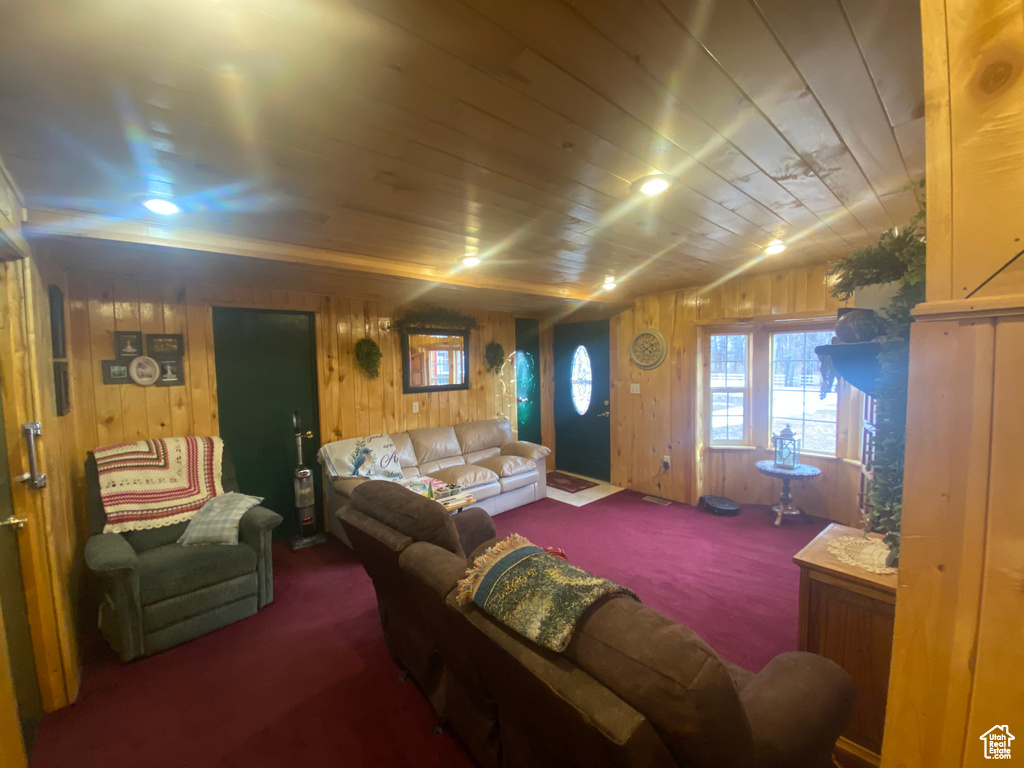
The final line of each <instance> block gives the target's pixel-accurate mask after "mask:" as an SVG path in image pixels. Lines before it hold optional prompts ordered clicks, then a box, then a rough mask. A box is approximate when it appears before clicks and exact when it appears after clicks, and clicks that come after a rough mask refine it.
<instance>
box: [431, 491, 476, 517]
mask: <svg viewBox="0 0 1024 768" xmlns="http://www.w3.org/2000/svg"><path fill="white" fill-rule="evenodd" d="M434 501H436V502H437V503H438V504H440V505H441V506H442V507H444V508H445V509H447V510H448V512H450V513H451V514H453V515H454V514H456V513H458V512H461V511H462V510H463V509H464V508H466V507H468V506H469V505H470V504H476V499H474V498H473V494H471V493H460V494H459V495H458V496H452V497H451V498H450V499H434Z"/></svg>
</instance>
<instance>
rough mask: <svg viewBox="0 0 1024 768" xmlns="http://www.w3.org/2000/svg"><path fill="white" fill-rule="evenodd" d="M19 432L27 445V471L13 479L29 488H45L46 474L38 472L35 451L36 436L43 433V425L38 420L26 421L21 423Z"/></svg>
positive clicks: (37, 457)
mask: <svg viewBox="0 0 1024 768" xmlns="http://www.w3.org/2000/svg"><path fill="white" fill-rule="evenodd" d="M21 434H22V436H23V437H24V438H25V444H26V445H27V446H28V472H26V473H25V474H23V475H18V476H17V477H15V478H14V479H15V480H17V481H19V482H22V483H28V487H29V488H37V489H38V488H45V487H46V475H44V474H41V473H40V472H39V456H38V454H37V453H36V438H37V437H39V436H40V435H42V434H43V425H42V424H40V423H39V422H38V421H27V422H25V423H24V424H22V425H21Z"/></svg>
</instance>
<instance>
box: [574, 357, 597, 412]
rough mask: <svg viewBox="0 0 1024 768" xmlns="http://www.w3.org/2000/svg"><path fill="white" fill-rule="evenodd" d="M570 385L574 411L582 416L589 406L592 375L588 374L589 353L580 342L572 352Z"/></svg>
mask: <svg viewBox="0 0 1024 768" xmlns="http://www.w3.org/2000/svg"><path fill="white" fill-rule="evenodd" d="M569 376H570V385H571V386H572V405H573V408H575V409H576V413H578V414H579V415H580V416H582V415H583V414H584V413H586V412H587V409H588V408H589V407H590V393H591V391H592V389H593V387H592V380H593V377H592V376H591V374H590V355H589V354H587V348H586V347H584V346H583V345H582V344H580V345H579V346H578V347H576V351H575V352H573V353H572V369H571V370H570V373H569Z"/></svg>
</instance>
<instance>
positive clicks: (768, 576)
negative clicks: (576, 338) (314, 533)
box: [31, 491, 825, 768]
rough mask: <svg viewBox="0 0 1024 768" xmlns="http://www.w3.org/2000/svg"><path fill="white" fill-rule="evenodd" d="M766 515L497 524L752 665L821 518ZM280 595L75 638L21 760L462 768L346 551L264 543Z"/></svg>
mask: <svg viewBox="0 0 1024 768" xmlns="http://www.w3.org/2000/svg"><path fill="white" fill-rule="evenodd" d="M765 509H766V508H763V507H745V508H744V510H743V513H742V514H741V515H740V516H739V517H730V518H725V517H723V518H719V517H714V516H712V515H709V514H707V513H705V512H700V511H697V510H695V509H693V508H692V507H684V506H681V505H672V506H669V507H662V506H659V505H657V504H652V503H650V502H645V501H642V500H641V498H640V494H636V493H632V492H629V491H623V492H621V493H617V494H615V495H613V496H610V497H608V498H605V499H602V500H600V501H597V502H594V503H592V504H588V505H587V506H584V507H579V508H577V507H572V506H569V505H567V504H562V503H561V502H557V501H554V500H552V499H546V500H544V501H541V502H538V503H536V504H532V505H530V506H529V507H522V508H519V509H515V510H512V511H510V512H506V513H504V514H502V515H499V516H498V517H496V518H495V522H496V524H497V526H498V530H499V533H509V532H513V531H515V532H517V533H521V534H523V535H524V536H527V537H528V538H530V539H532V540H533V541H534V542H535V543H536V544H538V545H541V546H557V547H562V548H563V549H565V550H566V552H567V553H568V555H569V559H570V561H571V562H573V563H575V564H577V565H580V566H581V567H583V568H587V569H589V570H592V571H594V572H595V573H597V574H600V575H601V576H606V577H608V578H610V579H613V580H615V581H619V582H621V583H623V584H627V585H629V586H630V587H632V588H633V589H634V590H635V591H636V592H637V594H639V596H640V598H641V599H642V600H643V601H644V602H645V603H646V604H647V605H650V606H651V607H653V608H656V609H658V610H660V611H662V612H664V613H666V614H668V615H669V616H672V617H673V618H676V619H679V620H680V621H683V622H685V623H686V624H688V625H689V626H691V627H692V628H693V629H695V630H696V631H697V632H698V633H700V634H701V635H702V636H703V637H704V639H705V640H707V641H708V642H709V643H710V644H711V645H712V646H713V647H714V648H716V649H717V650H718V651H719V653H721V654H722V655H723V656H725V657H726V658H727V659H730V660H731V661H735V662H737V663H739V664H741V665H743V666H746V667H748V668H750V669H754V670H757V669H760V668H761V667H762V666H763V665H764V664H765V663H766V662H767V661H768V660H769V659H770V658H771V657H772V656H774V655H775V654H777V653H780V652H782V651H786V650H792V649H794V648H795V647H796V623H797V583H798V576H799V574H798V571H797V568H796V566H795V565H793V563H792V560H791V558H792V556H793V555H794V554H795V553H796V552H797V551H798V550H799V549H800V548H801V547H802V546H803V545H804V544H806V543H807V542H808V541H810V539H811V538H813V537H814V535H815V534H817V533H818V531H820V530H821V529H822V527H823V526H824V524H825V523H824V522H823V521H819V520H811V521H809V522H807V523H806V524H799V523H796V524H791V523H789V522H787V524H785V525H784V526H783V528H782V529H781V530H778V529H775V528H774V527H773V526H772V525H771V518H770V516H769V515H768V513H767V512H766V511H765ZM274 576H275V579H274V588H275V601H274V603H273V604H271V605H270V606H268V607H267V608H266V609H264V610H263V611H261V612H260V613H259V614H257V615H256V616H253V617H252V618H249V619H246V620H245V621H242V622H239V623H237V624H234V625H232V626H229V627H225V628H224V629H220V630H218V631H216V632H214V633H212V634H209V635H206V636H205V637H201V638H199V639H197V640H193V641H192V642H189V643H186V644H184V645H181V646H178V647H177V648H172V649H171V650H169V651H165V652H164V653H160V654H157V655H156V656H153V657H151V658H146V659H141V660H138V661H134V662H132V663H130V664H127V665H125V664H121V663H120V662H119V661H118V660H117V658H116V657H115V656H114V655H113V653H112V652H111V651H110V650H109V649H107V648H106V647H105V646H104V645H103V644H102V641H99V639H98V637H96V635H95V633H91V634H90V637H89V638H86V645H87V646H88V647H87V650H86V657H87V662H86V670H85V673H84V679H83V682H82V690H81V694H80V696H79V699H78V702H77V703H76V704H74V705H73V706H71V707H68V708H66V709H64V710H61V711H59V712H56V713H54V714H52V715H47V716H46V717H45V718H44V719H43V722H42V724H41V726H40V728H39V736H38V739H37V742H36V747H35V751H34V754H33V756H32V760H31V765H32V766H33V768H164V767H165V766H166V768H181V767H182V766H188V767H189V768H243V767H244V768H261V767H263V766H266V767H267V768H271V767H273V768H285V766H288V767H290V766H303V767H304V768H317V767H319V766H332V767H334V766H341V765H344V766H348V767H351V768H362V767H364V766H365V767H366V768H369V767H370V766H395V767H396V768H398V767H402V768H404V767H405V766H416V767H417V768H433V767H434V766H437V767H438V768H440V767H441V766H445V767H446V768H461V767H462V766H470V765H472V763H471V762H470V760H469V759H468V757H467V756H466V755H465V753H464V752H463V751H462V749H461V748H460V747H459V745H458V743H457V742H456V741H455V740H454V739H453V738H452V737H451V736H449V735H447V734H442V735H440V736H435V735H433V734H432V733H431V726H432V725H433V720H434V719H433V714H432V712H431V710H430V707H429V705H428V704H427V702H426V701H425V700H424V699H423V697H422V696H421V695H420V694H419V692H418V691H417V689H416V687H415V686H414V685H413V684H412V683H411V682H407V683H403V684H400V683H398V682H397V679H396V678H397V676H398V669H397V668H396V667H395V665H394V663H393V662H392V661H391V660H390V658H389V657H388V655H387V652H386V651H385V649H384V644H383V640H382V638H381V634H380V624H379V620H378V616H377V607H376V602H375V600H374V597H373V588H372V586H371V585H370V581H369V579H368V577H367V576H366V575H365V574H364V572H363V570H362V567H361V566H360V565H359V564H358V562H357V561H356V559H355V557H354V556H353V555H352V553H351V552H349V551H348V550H347V549H346V548H345V547H344V546H343V545H342V544H341V543H339V542H338V541H336V540H334V539H333V538H332V539H330V541H329V543H328V544H327V545H326V546H321V547H316V548H312V549H307V550H302V551H300V552H291V551H289V550H288V549H287V548H286V547H284V546H283V545H281V544H280V543H279V544H278V545H276V546H275V551H274Z"/></svg>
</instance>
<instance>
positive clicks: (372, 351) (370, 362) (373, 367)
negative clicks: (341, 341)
mask: <svg viewBox="0 0 1024 768" xmlns="http://www.w3.org/2000/svg"><path fill="white" fill-rule="evenodd" d="M382 357H384V354H383V353H382V352H381V351H380V346H379V345H378V344H377V342H376V341H374V340H373V339H371V338H370V337H369V336H367V337H366V338H363V339H360V340H359V341H357V342H356V362H357V363H359V367H360V368H362V369H363V370H364V371H366V378H368V379H376V378H377V377H378V376H379V375H380V359H381V358H382Z"/></svg>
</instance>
